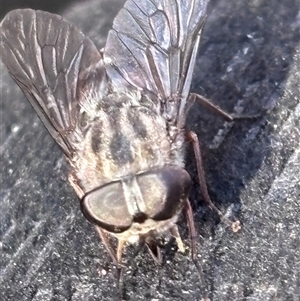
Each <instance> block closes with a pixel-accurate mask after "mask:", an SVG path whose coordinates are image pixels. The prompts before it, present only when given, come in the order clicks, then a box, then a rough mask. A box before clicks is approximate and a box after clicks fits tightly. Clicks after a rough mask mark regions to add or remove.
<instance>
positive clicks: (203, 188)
mask: <svg viewBox="0 0 300 301" xmlns="http://www.w3.org/2000/svg"><path fill="white" fill-rule="evenodd" d="M187 136H188V138H189V140H191V142H192V144H193V149H194V153H195V157H196V164H197V172H198V177H199V182H200V189H201V194H202V196H203V200H204V202H205V203H206V204H207V205H208V206H209V207H210V208H211V209H212V210H214V211H215V212H217V213H218V215H219V216H220V218H221V219H222V218H223V214H222V212H221V211H220V210H219V209H218V208H217V207H216V206H215V205H214V203H213V202H212V201H211V199H210V196H209V194H208V190H207V184H206V180H205V172H204V168H203V162H202V155H201V149H200V145H199V139H198V136H197V134H196V133H195V132H192V131H190V132H189V133H188V134H187Z"/></svg>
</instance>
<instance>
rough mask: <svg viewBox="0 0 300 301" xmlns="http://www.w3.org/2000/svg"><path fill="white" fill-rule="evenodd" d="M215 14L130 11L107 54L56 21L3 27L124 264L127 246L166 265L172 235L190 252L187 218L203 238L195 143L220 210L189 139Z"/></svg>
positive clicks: (197, 7)
mask: <svg viewBox="0 0 300 301" xmlns="http://www.w3.org/2000/svg"><path fill="white" fill-rule="evenodd" d="M207 3H208V1H207V0H185V1H176V0H169V1H164V0H144V1H136V0H128V1H126V3H125V5H124V7H123V8H122V9H121V11H120V12H119V13H118V15H117V17H116V18H115V20H114V23H113V27H112V29H111V30H110V31H109V33H108V37H107V41H106V45H105V47H104V49H103V50H101V51H99V50H98V49H97V48H96V46H95V45H94V44H93V42H92V41H91V40H90V39H89V38H88V37H86V36H85V35H84V34H83V33H81V32H80V31H79V30H78V29H77V28H76V27H75V26H74V25H72V24H70V23H68V22H67V21H65V20H64V19H63V18H61V17H60V16H58V15H55V14H51V13H48V12H43V11H34V10H31V9H21V10H14V11H12V12H10V13H9V14H7V15H6V17H5V18H4V20H3V21H2V23H1V28H0V33H1V58H2V61H3V63H4V64H5V65H6V67H7V69H8V71H9V73H10V74H11V76H12V78H13V79H14V80H15V82H16V83H17V84H18V85H19V87H20V88H21V89H22V91H23V92H24V94H25V95H26V97H27V99H28V100H29V102H30V103H31V105H32V106H33V108H34V109H35V111H36V113H37V114H38V116H39V117H40V119H41V120H42V122H43V123H44V125H45V126H46V128H47V129H48V131H49V133H50V134H51V136H52V137H53V138H54V140H55V141H56V142H57V143H58V144H59V146H60V147H61V149H62V150H63V152H64V154H65V156H66V158H67V160H68V162H69V164H70V174H69V181H70V183H71V185H72V186H73V187H74V189H75V191H76V193H77V195H78V197H79V198H80V205H81V210H82V212H83V214H84V216H85V217H86V218H87V219H88V220H89V221H90V222H91V223H92V224H94V225H95V227H96V229H97V232H98V233H99V235H100V237H101V239H102V240H103V242H104V245H105V246H106V248H107V251H108V252H109V254H110V256H111V257H112V259H113V262H114V263H115V264H117V265H119V264H120V263H121V261H122V251H123V248H124V246H125V245H126V244H128V243H130V244H138V245H139V246H142V245H147V246H148V247H149V250H150V251H151V253H152V255H153V256H154V258H158V259H159V258H160V252H159V246H158V239H159V238H160V237H161V236H162V235H164V234H167V233H169V234H171V235H172V236H174V237H175V238H176V241H177V244H178V248H179V250H180V251H184V245H183V242H182V240H181V238H180V235H179V231H178V228H177V225H176V223H177V220H178V217H179V215H180V214H181V211H182V210H183V209H185V210H186V212H187V216H188V223H189V228H190V232H191V236H192V237H194V236H195V227H194V224H193V215H192V211H191V206H190V203H189V199H188V195H189V190H190V187H191V178H190V175H189V174H188V173H187V171H186V170H185V144H186V140H187V138H188V139H189V140H191V141H192V143H193V147H194V151H195V155H196V162H197V168H198V173H199V179H200V183H201V190H202V194H203V196H204V199H205V200H206V202H207V203H208V204H209V205H210V207H212V208H214V209H215V210H217V209H216V208H215V207H214V205H213V204H212V202H211V201H210V198H209V195H208V193H207V188H206V184H205V178H204V172H203V168H202V161H201V153H200V148H199V143H198V138H197V136H196V134H194V133H193V132H190V133H185V130H184V126H185V121H186V116H187V113H188V110H189V108H190V107H191V105H192V104H193V102H194V100H195V99H196V98H198V99H199V100H201V101H202V102H206V101H205V99H203V98H200V97H199V96H197V95H195V94H190V86H191V80H192V74H193V70H194V65H195V60H196V55H197V50H198V45H199V41H200V36H201V31H202V29H203V25H204V21H205V18H206V8H207ZM206 104H207V103H206ZM207 105H208V104H207ZM209 106H211V107H212V108H214V107H213V106H212V105H209ZM224 114H225V113H224ZM225 117H226V115H225ZM227 118H228V119H230V116H227ZM217 212H219V211H218V210H217ZM108 234H109V235H112V236H114V237H116V238H117V240H118V246H117V249H116V250H114V249H113V248H112V245H111V242H110V236H109V235H108ZM192 243H193V246H192V257H193V259H195V245H194V244H195V241H193V240H192Z"/></svg>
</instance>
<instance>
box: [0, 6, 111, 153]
mask: <svg viewBox="0 0 300 301" xmlns="http://www.w3.org/2000/svg"><path fill="white" fill-rule="evenodd" d="M0 37H1V45H0V51H1V52H0V53H1V59H2V61H3V62H4V64H5V65H6V66H7V68H8V71H9V73H10V74H11V76H12V77H13V79H14V80H15V81H16V83H17V84H18V85H19V86H20V88H21V89H22V90H23V92H24V93H25V95H26V97H27V98H28V100H29V101H30V103H31V105H32V106H33V107H34V109H35V110H36V112H37V113H38V115H39V117H40V118H41V120H42V121H43V123H44V124H45V126H46V128H47V129H48V131H49V132H50V134H51V135H52V136H53V138H54V139H55V140H56V142H57V143H58V144H59V145H60V146H61V147H62V149H63V150H64V152H65V154H66V155H67V156H68V157H72V154H73V152H74V151H75V150H76V143H78V142H79V141H77V140H76V139H78V137H77V138H76V137H75V136H76V135H75V134H74V130H75V128H76V127H77V129H78V124H77V123H78V121H79V120H80V118H79V114H80V107H81V105H82V103H81V102H84V101H85V100H84V98H83V97H81V96H82V95H83V94H84V91H85V90H86V89H90V88H91V87H90V86H91V85H93V88H94V89H96V87H95V85H97V86H98V87H100V86H101V85H102V86H101V87H102V88H103V85H104V86H105V84H106V74H105V69H104V67H103V61H102V56H101V54H100V53H99V51H98V50H97V49H96V47H95V46H94V44H93V43H92V42H91V41H90V40H89V39H88V38H86V37H85V36H84V35H83V34H82V33H81V32H80V31H79V30H78V29H76V28H75V27H74V26H72V25H70V24H69V23H68V22H66V21H64V20H63V19H62V18H61V17H59V16H57V15H54V14H50V13H47V12H42V11H34V10H30V9H24V10H15V11H12V12H10V13H9V14H8V15H6V17H5V18H4V20H3V21H2V23H1V24H0ZM83 105H84V104H83Z"/></svg>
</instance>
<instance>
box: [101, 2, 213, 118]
mask: <svg viewBox="0 0 300 301" xmlns="http://www.w3.org/2000/svg"><path fill="white" fill-rule="evenodd" d="M207 2H208V1H207V0H148V1H140V0H127V2H126V3H125V5H124V7H123V9H122V10H121V11H120V12H119V14H118V15H117V17H116V18H115V20H114V24H113V29H112V30H111V31H110V32H109V34H108V38H107V42H106V46H105V49H104V62H105V64H106V68H107V73H108V75H109V77H110V78H111V80H112V82H113V84H114V86H115V87H117V88H119V87H126V86H127V87H129V86H134V87H136V88H139V89H142V90H147V91H149V92H151V93H154V94H155V95H157V96H158V97H159V98H160V99H161V100H165V101H168V100H172V101H176V100H178V102H180V103H177V107H178V110H179V114H180V113H181V112H180V111H181V110H182V109H183V108H184V107H185V102H186V98H187V96H188V93H189V89H190V84H191V77H192V72H193V69H194V64H195V58H196V54H197V49H198V44H199V40H200V33H201V29H202V27H203V24H204V20H205V13H206V7H207ZM177 113H178V112H177Z"/></svg>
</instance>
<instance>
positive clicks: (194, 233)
mask: <svg viewBox="0 0 300 301" xmlns="http://www.w3.org/2000/svg"><path fill="white" fill-rule="evenodd" d="M184 209H185V212H186V219H187V223H188V228H189V232H190V239H191V251H192V254H191V255H192V260H193V262H194V265H195V267H196V269H197V271H198V274H199V278H200V282H201V286H202V291H203V295H204V296H205V298H204V299H202V300H210V299H209V298H208V297H207V291H206V286H205V277H204V274H203V270H202V267H201V266H200V264H199V262H198V260H197V257H196V254H197V246H196V239H197V231H196V227H195V223H194V215H193V209H192V206H191V203H190V201H189V199H187V200H186V202H185V206H184Z"/></svg>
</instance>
